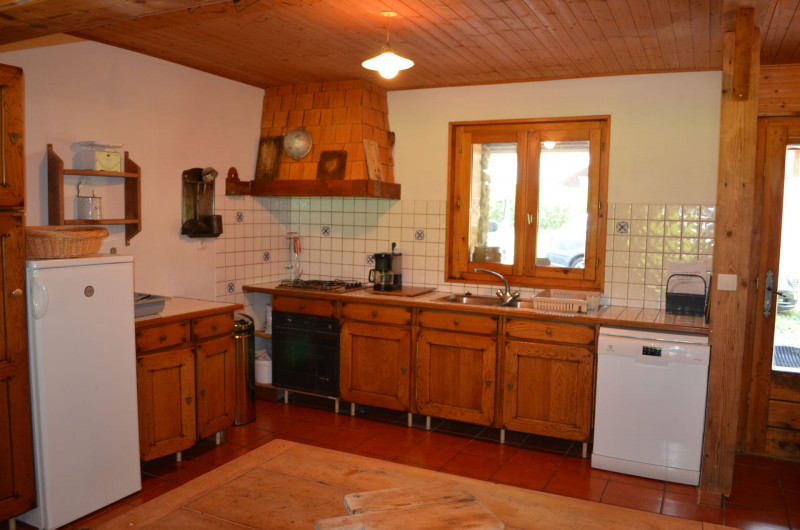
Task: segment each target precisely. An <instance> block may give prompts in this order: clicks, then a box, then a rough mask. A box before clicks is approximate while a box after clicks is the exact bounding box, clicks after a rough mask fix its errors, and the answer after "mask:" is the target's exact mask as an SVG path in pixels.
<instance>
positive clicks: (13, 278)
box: [0, 213, 36, 521]
mask: <svg viewBox="0 0 800 530" xmlns="http://www.w3.org/2000/svg"><path fill="white" fill-rule="evenodd" d="M0 262H2V263H3V270H2V274H0V282H1V283H2V289H3V291H2V292H3V303H2V304H0V323H1V324H2V341H0V520H3V521H4V520H6V519H10V518H12V517H15V516H17V515H19V514H21V513H24V512H26V511H28V510H29V509H30V508H33V504H34V501H35V500H36V492H35V488H34V483H35V479H34V471H33V438H32V433H31V401H30V383H29V378H28V335H27V321H26V309H25V227H24V225H23V217H22V214H21V213H2V214H0Z"/></svg>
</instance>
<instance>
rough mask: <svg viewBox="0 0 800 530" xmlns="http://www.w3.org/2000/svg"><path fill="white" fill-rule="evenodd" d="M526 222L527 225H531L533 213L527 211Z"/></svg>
mask: <svg viewBox="0 0 800 530" xmlns="http://www.w3.org/2000/svg"><path fill="white" fill-rule="evenodd" d="M528 224H529V225H532V224H533V214H532V213H529V214H528Z"/></svg>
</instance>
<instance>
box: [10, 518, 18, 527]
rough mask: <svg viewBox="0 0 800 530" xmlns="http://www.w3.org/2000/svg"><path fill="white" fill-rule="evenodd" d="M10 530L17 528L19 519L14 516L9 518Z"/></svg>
mask: <svg viewBox="0 0 800 530" xmlns="http://www.w3.org/2000/svg"><path fill="white" fill-rule="evenodd" d="M8 530H17V520H16V519H15V518H13V517H12V518H11V519H9V520H8Z"/></svg>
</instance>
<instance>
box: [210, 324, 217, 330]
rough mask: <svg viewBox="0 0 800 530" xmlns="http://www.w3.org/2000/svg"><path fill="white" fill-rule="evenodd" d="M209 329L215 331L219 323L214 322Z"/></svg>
mask: <svg viewBox="0 0 800 530" xmlns="http://www.w3.org/2000/svg"><path fill="white" fill-rule="evenodd" d="M211 329H212V330H213V331H217V330H218V329H219V325H218V324H214V325H213V326H211Z"/></svg>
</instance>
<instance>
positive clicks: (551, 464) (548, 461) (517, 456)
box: [509, 447, 565, 469]
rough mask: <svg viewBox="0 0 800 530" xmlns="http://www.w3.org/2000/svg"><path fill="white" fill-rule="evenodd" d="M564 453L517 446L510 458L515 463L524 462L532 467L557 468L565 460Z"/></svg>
mask: <svg viewBox="0 0 800 530" xmlns="http://www.w3.org/2000/svg"><path fill="white" fill-rule="evenodd" d="M564 458H565V457H564V455H562V454H558V453H550V452H547V451H537V450H535V449H526V448H524V447H519V448H517V450H516V451H514V454H513V455H511V458H510V459H509V461H510V462H513V463H515V464H523V465H526V466H531V467H542V468H545V469H557V468H558V466H559V465H560V464H561V461H562V460H564Z"/></svg>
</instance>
